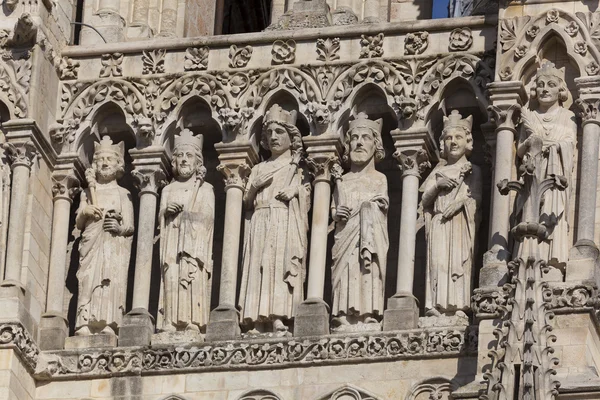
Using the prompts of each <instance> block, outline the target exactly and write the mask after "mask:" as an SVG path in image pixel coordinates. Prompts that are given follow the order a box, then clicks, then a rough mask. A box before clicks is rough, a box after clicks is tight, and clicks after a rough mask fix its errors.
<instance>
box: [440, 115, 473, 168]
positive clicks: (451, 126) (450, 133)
mask: <svg viewBox="0 0 600 400" xmlns="http://www.w3.org/2000/svg"><path fill="white" fill-rule="evenodd" d="M472 128H473V116H472V115H470V116H468V117H467V118H465V119H463V117H462V115H460V113H459V112H458V110H453V111H452V112H451V113H450V115H449V116H448V117H444V130H443V131H442V136H441V137H440V156H441V157H442V158H443V159H445V160H448V161H456V160H459V159H460V158H461V157H462V156H469V155H470V154H471V151H473V135H472V134H471V129H472Z"/></svg>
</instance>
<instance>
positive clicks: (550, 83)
mask: <svg viewBox="0 0 600 400" xmlns="http://www.w3.org/2000/svg"><path fill="white" fill-rule="evenodd" d="M564 74H565V71H564V68H561V69H560V70H559V69H557V68H556V67H555V66H554V64H553V63H551V62H545V63H544V64H543V65H542V66H541V68H539V69H538V71H537V74H536V77H535V86H534V87H533V88H532V89H531V95H530V99H531V100H535V101H536V103H537V107H536V106H534V107H533V108H532V104H531V103H530V107H529V109H523V110H522V112H521V121H522V125H521V131H520V135H519V143H518V147H517V155H518V156H519V158H520V159H523V157H524V156H525V155H526V154H527V153H528V152H529V148H530V147H531V146H532V144H533V142H534V141H540V140H541V142H542V153H543V158H542V165H540V166H537V167H536V171H538V173H539V174H541V177H540V178H541V179H544V178H545V177H548V176H549V175H552V174H553V175H561V176H564V177H565V178H566V180H567V190H565V191H560V190H558V189H550V190H549V191H547V192H546V193H545V194H544V202H543V205H542V210H541V216H540V222H541V223H542V224H544V225H546V227H547V228H548V231H549V232H550V235H549V237H548V239H547V240H545V241H543V242H541V243H540V254H541V255H542V259H544V260H547V261H548V265H551V266H554V267H563V268H564V266H565V265H566V262H567V260H568V258H569V247H570V242H569V223H568V216H569V190H568V188H570V187H571V183H572V174H573V157H574V156H575V145H576V142H577V124H576V122H575V115H574V114H573V113H572V112H571V111H569V110H567V109H566V108H564V107H563V105H562V104H563V102H565V101H566V100H567V99H568V90H567V86H566V84H565V80H564Z"/></svg>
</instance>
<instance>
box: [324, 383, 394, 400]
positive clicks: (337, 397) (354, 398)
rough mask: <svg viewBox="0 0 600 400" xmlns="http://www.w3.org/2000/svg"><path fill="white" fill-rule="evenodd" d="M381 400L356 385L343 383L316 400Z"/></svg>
mask: <svg viewBox="0 0 600 400" xmlns="http://www.w3.org/2000/svg"><path fill="white" fill-rule="evenodd" d="M342 399H343V400H382V399H381V398H380V397H378V396H376V395H374V394H373V393H369V392H368V391H366V390H364V389H361V388H359V387H357V386H354V385H350V384H345V385H343V386H341V387H339V388H338V389H336V390H334V391H331V392H329V393H327V394H325V395H323V396H321V397H319V398H318V400H342Z"/></svg>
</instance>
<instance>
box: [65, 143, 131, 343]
mask: <svg viewBox="0 0 600 400" xmlns="http://www.w3.org/2000/svg"><path fill="white" fill-rule="evenodd" d="M124 151H125V146H124V143H123V142H120V143H119V144H117V145H113V143H112V141H111V140H110V139H109V137H108V136H104V137H103V138H102V140H101V141H100V143H95V144H94V157H93V160H92V167H91V168H90V169H88V170H87V171H86V178H87V181H88V188H87V189H85V190H84V191H82V192H81V201H80V204H79V209H78V210H77V214H76V225H77V228H78V229H80V230H81V231H82V234H81V242H80V243H79V269H78V270H77V279H78V280H79V295H78V298H77V317H76V318H77V319H76V321H75V330H76V331H75V335H77V336H85V335H91V334H94V333H102V334H109V335H115V334H116V333H117V329H118V326H119V325H120V323H121V319H122V318H123V315H124V314H125V297H126V294H127V272H128V268H129V258H130V255H131V242H132V235H133V231H134V225H133V224H134V220H133V204H132V202H131V194H130V193H129V191H128V190H127V189H125V188H123V187H121V186H119V185H118V184H117V179H118V178H120V177H121V176H122V175H123V172H124V165H125V161H124V159H123V154H124Z"/></svg>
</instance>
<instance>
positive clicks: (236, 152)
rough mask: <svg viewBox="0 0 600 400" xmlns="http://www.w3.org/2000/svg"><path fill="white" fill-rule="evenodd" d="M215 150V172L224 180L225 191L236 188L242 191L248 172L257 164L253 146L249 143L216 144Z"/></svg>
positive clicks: (256, 154)
mask: <svg viewBox="0 0 600 400" xmlns="http://www.w3.org/2000/svg"><path fill="white" fill-rule="evenodd" d="M215 149H216V150H217V153H219V162H220V164H219V165H218V166H217V171H219V172H221V173H222V174H223V176H224V180H225V190H227V189H229V188H232V187H237V188H239V189H241V190H244V188H245V186H246V182H247V180H248V177H249V176H250V171H252V167H253V166H254V164H256V163H257V162H258V153H257V152H256V147H255V145H254V144H253V143H252V142H250V141H240V142H232V143H217V144H215Z"/></svg>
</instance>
